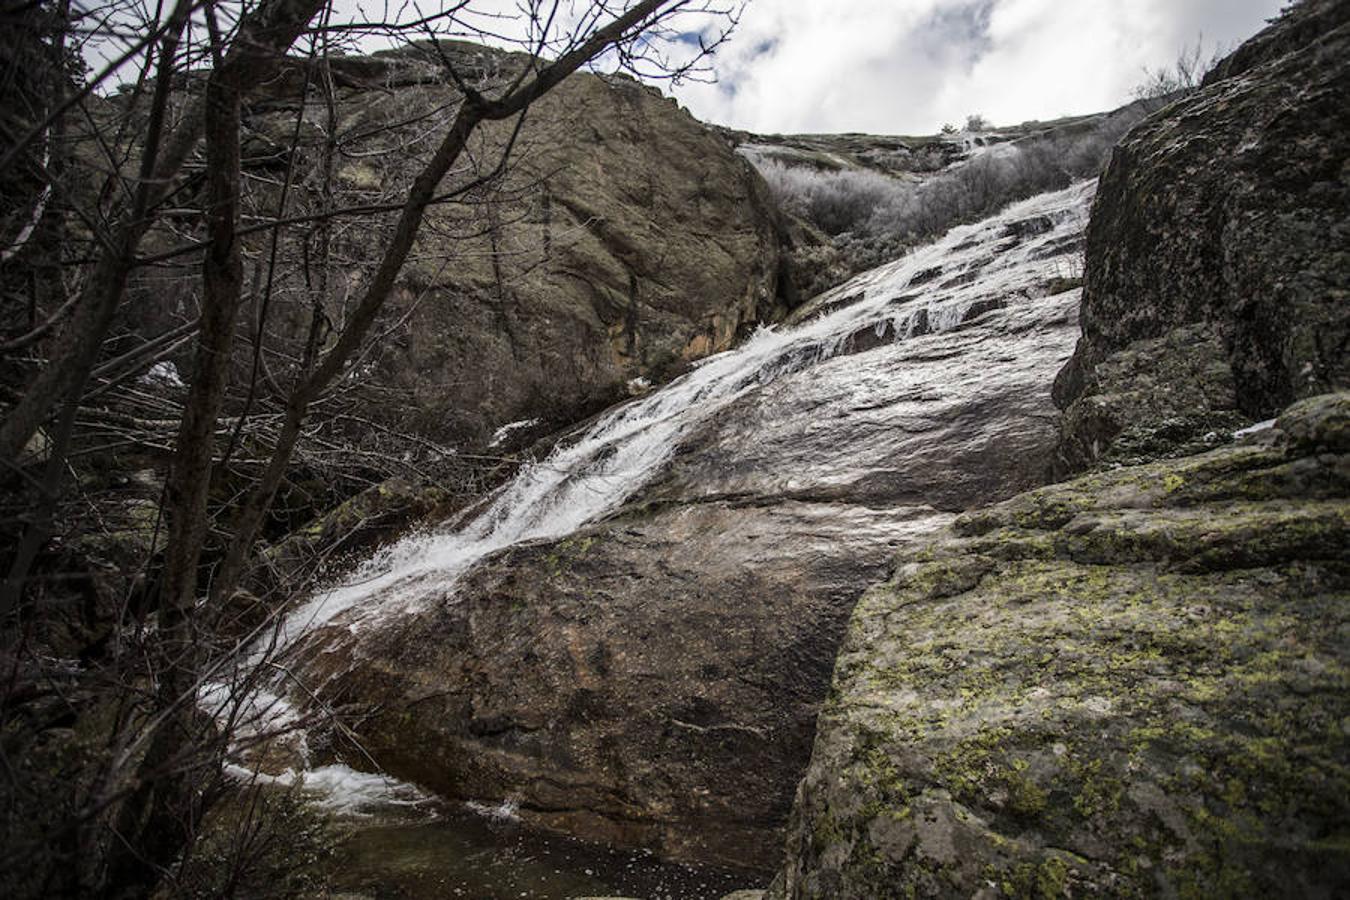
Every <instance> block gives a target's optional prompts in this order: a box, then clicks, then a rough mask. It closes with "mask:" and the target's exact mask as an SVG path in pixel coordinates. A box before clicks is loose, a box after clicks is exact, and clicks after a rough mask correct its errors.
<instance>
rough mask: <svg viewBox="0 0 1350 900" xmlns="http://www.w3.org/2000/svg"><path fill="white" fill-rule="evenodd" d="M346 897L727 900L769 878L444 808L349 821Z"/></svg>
mask: <svg viewBox="0 0 1350 900" xmlns="http://www.w3.org/2000/svg"><path fill="white" fill-rule="evenodd" d="M343 824H345V825H346V826H348V827H349V828H350V829H351V831H350V835H349V837H347V838H346V839H345V840H344V841H343V842H342V844H341V845H340V847H339V848H338V854H339V859H340V860H341V863H340V865H339V866H338V868H337V869H336V871H335V872H334V884H333V888H334V890H335V891H336V892H337V893H338V894H339V895H341V894H348V895H354V896H353V897H352V900H355V897H369V898H373V900H432V898H436V900H442V898H456V897H463V898H472V900H520V898H532V900H571V898H578V897H635V898H642V900H717V898H719V897H722V896H724V895H726V894H728V893H730V892H731V891H735V890H740V889H744V888H753V887H763V886H764V884H765V883H767V881H768V876H766V875H759V874H755V873H746V872H735V871H730V870H726V869H717V868H712V867H705V866H683V865H678V864H675V863H670V862H665V861H662V860H660V859H658V858H657V857H656V856H654V855H652V854H651V853H650V852H644V851H620V850H611V849H608V848H605V847H602V846H597V845H594V844H585V843H582V842H580V841H575V840H571V839H568V838H565V837H559V836H557V835H551V834H546V833H543V832H539V831H537V830H535V829H532V828H528V827H526V826H524V825H522V824H520V823H519V822H517V821H514V820H512V819H509V818H507V817H505V816H494V815H491V814H488V815H483V814H479V813H476V812H472V811H470V810H467V809H453V808H449V807H443V808H440V809H437V810H435V811H434V813H432V814H430V815H428V814H426V813H425V812H419V811H415V810H409V811H393V812H390V813H383V812H382V813H379V814H377V815H375V816H370V817H362V818H351V819H346V820H345V821H344V822H343Z"/></svg>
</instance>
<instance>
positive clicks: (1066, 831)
mask: <svg viewBox="0 0 1350 900" xmlns="http://www.w3.org/2000/svg"><path fill="white" fill-rule="evenodd" d="M1346 399H1347V398H1346V395H1337V396H1332V397H1324V398H1315V399H1313V400H1309V401H1304V402H1303V403H1301V404H1299V405H1298V406H1296V407H1295V408H1292V409H1291V410H1290V411H1288V412H1287V413H1286V415H1285V416H1284V417H1283V419H1282V420H1281V421H1282V422H1288V423H1291V424H1290V428H1291V430H1290V431H1288V432H1286V431H1284V430H1283V429H1282V428H1281V429H1276V430H1272V431H1271V432H1270V433H1269V435H1268V436H1267V438H1266V440H1265V441H1264V442H1262V443H1261V444H1259V445H1256V446H1231V447H1225V448H1222V449H1219V450H1215V451H1213V452H1210V453H1208V454H1205V455H1203V456H1199V457H1194V458H1189V459H1183V460H1173V461H1164V462H1156V463H1153V464H1150V465H1147V466H1137V467H1133V468H1124V469H1118V470H1115V471H1112V472H1106V473H1101V474H1097V475H1092V476H1088V477H1086V478H1083V479H1079V480H1077V481H1074V482H1069V483H1066V484H1061V485H1054V486H1051V487H1047V488H1043V489H1041V490H1039V491H1033V492H1030V493H1028V494H1023V495H1021V496H1019V497H1016V498H1014V499H1012V500H1010V501H1007V502H1005V503H1002V504H999V505H997V506H993V507H990V508H987V509H984V510H981V511H979V512H976V513H973V514H968V515H966V516H962V517H961V518H960V519H958V520H957V522H956V523H955V524H954V526H953V528H952V529H951V530H950V531H949V532H948V533H947V534H946V535H945V536H943V537H941V538H939V539H938V540H937V541H935V542H934V543H933V544H932V545H931V546H929V547H928V548H927V549H926V551H924V552H923V553H921V554H919V555H918V557H917V559H915V560H913V561H911V562H908V563H906V564H904V565H902V566H901V567H900V569H899V571H898V573H897V575H896V577H895V578H894V579H892V581H891V582H890V583H888V584H885V585H882V586H879V587H877V588H874V589H873V590H872V591H870V592H869V593H868V594H867V595H866V596H865V597H864V598H863V600H862V601H861V603H860V604H859V606H858V608H857V610H856V612H855V614H854V617H853V620H852V621H851V623H850V628H849V632H848V635H847V637H846V640H845V643H844V647H843V649H842V651H841V655H840V658H839V661H838V664H837V667H836V671H835V682H834V689H833V691H832V693H831V697H830V700H829V702H828V703H827V705H826V708H825V709H824V711H823V713H822V715H821V718H820V723H819V727H818V732H817V739H816V746H815V750H814V754H813V758H812V764H811V767H810V769H809V771H808V773H807V776H806V778H805V779H804V781H803V783H802V786H801V788H800V790H799V793H798V800H797V806H796V809H795V811H794V814H793V821H792V824H791V826H790V829H789V842H788V864H787V867H786V870H785V872H784V873H783V877H782V878H781V879H780V881H779V883H778V887H777V888H776V890H778V891H779V892H780V893H781V894H782V895H785V896H791V897H832V898H835V897H837V898H850V897H856V898H864V897H866V898H879V897H906V896H917V897H970V896H981V897H999V896H1006V897H1061V896H1072V895H1079V896H1081V895H1083V894H1090V895H1109V896H1122V897H1130V896H1135V897H1143V896H1179V897H1215V896H1255V895H1259V894H1272V895H1281V896H1289V895H1291V894H1295V895H1299V896H1333V895H1335V894H1336V893H1337V892H1338V891H1339V890H1343V889H1344V887H1345V886H1346V885H1347V884H1350V753H1347V747H1348V746H1350V744H1348V742H1347V732H1346V728H1347V723H1350V699H1348V698H1350V690H1348V689H1350V644H1348V642H1347V641H1346V636H1347V634H1350V562H1348V561H1347V560H1346V558H1345V547H1347V546H1350V503H1347V499H1348V498H1350V490H1347V486H1348V485H1347V479H1346V471H1347V462H1348V460H1347V457H1346V455H1345V452H1344V450H1343V449H1341V450H1340V451H1339V452H1332V451H1331V450H1330V449H1329V448H1336V447H1339V446H1340V445H1339V444H1337V441H1338V440H1340V438H1339V437H1338V435H1340V434H1341V433H1342V431H1343V429H1344V421H1345V419H1344V410H1345V408H1346V407H1345V403H1346Z"/></svg>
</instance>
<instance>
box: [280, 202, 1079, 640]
mask: <svg viewBox="0 0 1350 900" xmlns="http://www.w3.org/2000/svg"><path fill="white" fill-rule="evenodd" d="M1094 189H1095V182H1085V183H1080V184H1078V185H1075V186H1073V187H1070V188H1068V189H1066V190H1063V191H1059V192H1055V193H1050V194H1044V195H1041V196H1039V197H1035V198H1032V199H1030V200H1026V201H1023V202H1021V203H1017V204H1015V205H1013V206H1010V207H1008V208H1007V209H1005V210H1004V211H1002V212H1001V213H999V214H998V215H995V216H993V217H992V218H990V219H987V220H985V221H983V222H980V223H978V224H975V225H969V226H964V227H960V228H956V229H954V230H952V231H951V232H949V233H948V234H947V235H946V236H945V237H943V238H942V239H941V240H939V241H937V242H935V243H933V244H930V245H927V246H925V247H922V248H920V249H918V250H916V251H914V252H913V253H910V254H909V255H908V256H905V257H903V258H901V259H900V260H897V261H896V262H893V263H890V264H888V265H885V266H881V267H880V268H877V269H874V270H872V271H870V272H867V273H865V274H863V275H861V276H858V277H857V278H854V279H853V280H851V281H849V282H847V283H846V284H844V285H841V286H839V287H837V288H835V289H833V290H832V291H830V292H829V293H827V294H826V295H823V296H822V297H821V298H819V300H818V301H817V305H819V306H821V307H822V308H823V309H826V310H829V309H830V307H831V306H832V305H834V304H837V303H839V302H841V301H842V300H844V299H845V298H854V297H857V298H858V299H856V300H853V302H851V303H848V304H847V305H843V306H841V307H840V308H836V309H833V310H832V311H828V312H825V313H824V314H821V315H819V316H817V317H816V318H813V319H811V320H809V321H807V322H805V323H803V324H801V325H798V326H796V327H782V328H761V329H759V331H757V332H756V333H755V334H754V335H753V336H752V337H751V338H750V340H748V341H747V342H746V343H744V344H743V345H741V346H739V347H737V348H736V349H733V350H729V351H726V352H724V353H720V354H717V355H715V356H712V357H709V358H707V359H704V360H702V361H701V362H700V363H699V365H698V366H697V368H696V369H694V371H692V372H690V373H688V374H687V375H685V376H683V377H681V378H679V379H677V380H675V381H673V382H671V383H670V384H668V385H666V386H664V387H662V388H661V389H660V390H657V391H655V392H653V393H652V394H650V395H648V396H646V397H643V398H641V399H638V400H635V401H632V402H630V403H627V404H624V405H622V406H620V407H618V408H616V409H614V410H612V411H610V412H609V413H607V414H605V415H604V416H602V417H601V418H600V419H599V420H598V421H596V422H595V423H594V424H593V425H592V426H591V427H590V428H589V430H587V431H586V432H585V433H584V434H583V435H582V436H581V437H580V438H578V439H577V440H575V441H573V442H571V443H564V444H563V445H561V446H559V447H558V449H556V450H555V451H554V452H553V453H552V454H551V455H550V456H549V457H548V458H547V459H544V460H542V461H540V462H537V463H534V464H531V465H528V466H526V467H525V468H523V469H522V470H521V471H520V473H519V474H517V475H516V477H515V479H514V480H513V481H512V482H511V483H509V484H508V485H507V486H506V487H505V488H504V489H503V490H501V491H500V492H499V493H498V495H497V497H496V499H495V500H494V501H493V502H492V504H491V505H490V506H489V507H488V509H487V510H486V511H484V512H483V513H481V514H480V515H479V516H477V517H476V518H475V519H473V520H472V521H470V522H469V523H468V524H467V525H464V526H463V527H461V528H458V529H455V530H446V531H432V532H430V533H424V534H417V535H413V536H409V537H406V538H404V539H403V540H400V541H398V542H396V543H394V544H392V545H390V546H388V547H386V548H384V549H382V550H380V551H379V552H377V553H376V554H375V555H374V556H373V557H372V558H370V559H369V560H368V561H367V562H366V563H364V564H363V565H361V566H360V567H359V568H358V569H357V570H356V571H355V572H354V573H353V574H352V575H351V576H350V577H349V578H347V579H346V580H345V581H343V582H342V583H341V584H339V585H337V586H335V587H333V588H331V589H329V590H326V591H320V592H318V593H316V594H315V595H314V596H313V597H312V598H311V599H310V600H309V601H308V602H306V603H304V604H303V605H301V606H300V607H299V608H297V609H296V610H295V611H293V612H292V613H291V614H290V615H289V616H288V617H287V618H286V620H285V622H284V624H283V625H282V635H281V640H280V645H281V646H283V647H285V646H288V645H290V644H291V643H293V642H294V641H295V640H296V639H298V638H299V636H300V635H302V634H303V633H305V632H306V631H307V630H309V629H312V628H314V627H316V626H319V625H322V624H325V623H328V622H332V621H335V620H338V619H339V618H341V619H342V621H344V622H345V623H347V624H348V625H349V626H350V627H353V628H355V627H358V623H360V622H363V621H365V620H367V619H369V618H371V617H376V616H381V615H388V614H392V613H396V612H397V611H398V610H399V609H401V608H404V607H405V606H406V604H408V603H411V602H416V600H417V598H419V597H421V596H425V595H426V594H428V593H431V592H433V591H434V592H438V593H445V592H446V591H447V590H448V589H449V588H451V587H452V586H453V584H454V582H455V580H456V579H457V578H458V577H459V576H460V575H462V574H463V573H464V572H465V571H467V570H468V569H469V568H470V567H472V566H473V565H474V564H475V563H476V562H478V561H479V560H481V559H483V558H484V557H486V556H487V555H489V554H491V553H494V552H496V551H499V550H502V549H504V548H506V547H510V546H512V545H514V544H518V543H521V542H523V541H531V540H541V539H557V538H561V537H565V536H566V535H568V534H570V533H572V532H573V531H575V530H576V529H578V528H580V527H581V526H582V525H585V524H586V523H588V522H593V521H595V520H597V519H599V518H601V517H603V516H604V515H606V514H607V513H610V512H612V511H613V510H615V509H617V508H618V507H619V506H620V505H621V504H622V503H623V502H624V501H625V500H627V499H628V498H630V497H631V496H632V495H633V494H634V493H635V492H637V491H638V490H639V489H640V488H642V486H643V485H644V484H645V483H647V481H648V480H649V479H651V478H652V477H653V475H655V474H656V473H657V472H658V471H659V470H660V469H661V467H662V465H663V463H665V462H666V460H667V459H669V457H670V456H671V454H672V453H673V452H674V451H675V450H676V449H677V448H678V447H679V445H680V440H681V436H682V435H683V434H685V433H686V432H688V431H689V430H690V429H692V428H693V427H695V426H696V425H698V424H699V423H701V422H703V421H704V420H707V419H709V418H711V417H713V416H716V415H717V414H718V411H719V410H721V409H723V408H725V407H726V406H728V405H729V404H731V403H732V402H734V401H735V400H736V399H737V398H739V397H740V396H742V395H743V394H745V393H746V392H747V391H749V390H751V389H753V388H754V387H756V386H758V385H760V384H763V383H765V382H768V381H771V380H773V379H774V378H776V377H778V376H779V375H782V374H785V373H787V372H795V371H799V370H802V369H805V368H808V367H810V366H811V365H813V364H815V363H817V362H820V361H823V360H827V359H830V358H832V357H834V356H835V355H836V354H838V353H839V352H840V351H841V349H843V348H844V347H845V346H846V345H847V343H848V342H849V340H850V339H851V338H853V337H854V336H855V335H857V334H858V333H860V332H864V331H866V330H869V329H870V330H871V331H872V332H873V333H874V334H875V335H876V336H877V337H878V338H884V337H886V336H888V335H889V336H891V337H892V338H893V339H895V340H903V339H904V338H906V337H908V336H910V335H911V334H913V333H914V332H915V330H916V328H923V329H924V330H925V332H939V331H946V330H949V329H952V328H955V327H957V326H959V325H960V324H962V322H964V321H965V319H966V317H967V315H968V313H969V312H970V310H971V308H972V305H973V304H975V303H976V302H977V301H978V300H980V299H983V298H988V297H989V296H991V295H999V294H1003V295H1007V294H1016V293H1018V292H1019V291H1021V292H1027V291H1034V290H1036V289H1037V288H1038V287H1039V286H1041V285H1043V284H1044V283H1045V282H1046V280H1047V279H1049V278H1054V277H1055V276H1057V275H1059V276H1066V275H1069V274H1072V273H1069V272H1067V271H1066V270H1065V266H1066V262H1065V257H1064V255H1063V252H1062V250H1060V249H1059V248H1060V247H1062V246H1063V245H1064V243H1065V242H1066V241H1076V240H1077V239H1078V237H1079V235H1080V234H1081V232H1082V229H1083V227H1084V225H1085V223H1086V220H1087V212H1088V206H1089V204H1090V202H1091V199H1092V195H1093V191H1094ZM1026 223H1032V224H1030V225H1027V224H1026ZM1026 228H1031V229H1035V230H1039V229H1045V230H1044V231H1043V232H1042V233H1040V234H1037V235H1035V236H1034V238H1032V239H1030V240H1017V241H1015V243H1014V242H1011V241H1010V240H1009V238H1010V235H1014V236H1015V235H1016V233H1017V231H1018V229H1026ZM1007 243H1013V246H1011V247H1007V248H1006V249H1005V248H1004V247H1002V246H1001V245H1003V244H1007ZM939 270H940V274H934V273H937V272H938V271H939ZM930 278H931V279H932V280H931V281H929V280H927V279H930ZM920 282H923V283H922V285H920Z"/></svg>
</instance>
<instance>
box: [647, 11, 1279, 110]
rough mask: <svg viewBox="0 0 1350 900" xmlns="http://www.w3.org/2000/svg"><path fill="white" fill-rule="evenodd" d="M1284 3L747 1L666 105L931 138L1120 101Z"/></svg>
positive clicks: (1239, 37)
mask: <svg viewBox="0 0 1350 900" xmlns="http://www.w3.org/2000/svg"><path fill="white" fill-rule="evenodd" d="M1284 5H1285V0H750V2H749V4H748V5H747V7H746V9H745V12H744V14H743V16H742V18H741V21H740V25H739V26H738V28H737V30H736V32H735V35H734V37H733V39H732V40H731V42H729V43H728V44H726V45H724V46H723V47H722V48H721V49H720V50H719V52H718V53H717V55H716V57H715V58H714V59H713V61H712V65H713V69H714V71H715V73H716V76H717V79H718V80H717V83H716V84H701V83H688V84H684V85H680V86H676V87H675V88H674V89H673V93H674V94H675V96H676V97H677V98H678V99H679V100H680V101H681V103H683V104H684V105H685V106H687V107H688V108H689V109H690V111H691V112H693V113H694V115H695V116H697V117H698V118H700V119H702V120H704V121H707V122H715V123H717V124H721V125H728V126H732V127H735V128H743V129H746V130H748V131H755V132H760V133H782V134H790V133H803V132H845V131H859V132H867V133H872V134H932V133H934V132H936V131H937V130H938V128H939V127H940V126H941V125H942V124H943V123H947V122H952V123H955V124H961V123H963V122H964V121H965V119H966V117H967V116H969V115H972V114H979V115H982V116H984V117H985V118H987V119H988V120H990V121H991V122H993V123H994V124H996V125H1014V124H1017V123H1020V122H1024V121H1028V120H1031V119H1042V120H1045V119H1053V118H1057V117H1059V116H1064V115H1073V114H1080V113H1091V112H1099V111H1102V110H1106V109H1112V108H1114V107H1116V106H1119V105H1121V104H1122V103H1125V102H1128V101H1129V100H1130V99H1131V98H1130V91H1131V89H1132V88H1133V87H1134V86H1136V85H1137V84H1139V83H1140V82H1141V81H1142V80H1143V79H1144V70H1145V68H1156V67H1160V66H1167V65H1171V64H1172V63H1173V62H1174V61H1175V60H1176V58H1177V55H1178V52H1179V51H1180V50H1181V49H1182V48H1183V47H1187V46H1193V45H1194V44H1195V43H1196V41H1197V40H1198V39H1200V38H1201V37H1202V36H1203V42H1204V46H1205V49H1206V56H1208V55H1209V54H1210V53H1212V52H1213V50H1214V49H1215V48H1216V47H1224V48H1229V49H1231V48H1233V47H1236V46H1237V45H1238V44H1240V43H1241V42H1242V41H1243V40H1245V39H1246V38H1248V37H1250V36H1251V35H1253V34H1255V33H1256V32H1257V31H1259V30H1261V28H1263V27H1264V25H1265V22H1266V20H1267V19H1269V18H1271V17H1273V16H1274V15H1276V14H1277V13H1278V12H1279V11H1280V9H1281V8H1283V6H1284Z"/></svg>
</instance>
